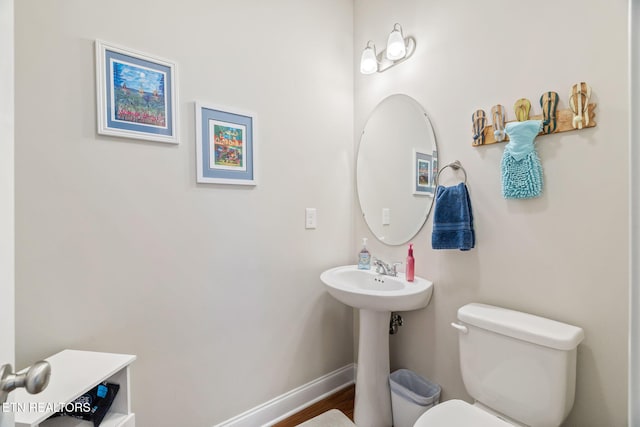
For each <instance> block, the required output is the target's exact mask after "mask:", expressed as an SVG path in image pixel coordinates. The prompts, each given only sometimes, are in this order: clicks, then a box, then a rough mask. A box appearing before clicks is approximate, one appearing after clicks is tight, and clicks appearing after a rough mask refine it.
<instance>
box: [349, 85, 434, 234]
mask: <svg viewBox="0 0 640 427" xmlns="http://www.w3.org/2000/svg"><path fill="white" fill-rule="evenodd" d="M437 162H438V151H437V145H436V138H435V134H434V132H433V128H432V126H431V122H430V121H429V117H428V116H427V114H426V113H425V111H424V109H423V108H422V106H421V105H420V104H419V103H418V102H417V101H416V100H414V99H413V98H411V97H410V96H407V95H402V94H396V95H391V96H389V97H388V98H385V99H384V100H382V101H381V102H380V103H379V104H378V105H377V106H376V108H375V109H374V110H373V112H372V113H371V116H370V117H369V119H368V120H367V123H366V125H365V127H364V131H363V133H362V136H361V138H360V145H359V147H358V158H357V174H356V175H357V177H356V185H357V190H358V200H359V202H360V208H361V209H362V215H363V217H364V220H365V222H366V223H367V226H368V227H369V229H370V230H371V232H372V233H373V235H374V236H375V237H376V238H377V239H378V240H380V241H381V242H383V243H385V244H388V245H401V244H404V243H407V242H408V241H409V240H411V239H413V238H414V237H415V235H416V234H417V233H418V231H420V229H421V228H422V227H423V225H424V223H425V222H426V220H427V218H428V217H429V213H430V212H431V207H432V204H433V193H434V190H435V187H434V177H435V174H436V173H437ZM434 171H435V172H434Z"/></svg>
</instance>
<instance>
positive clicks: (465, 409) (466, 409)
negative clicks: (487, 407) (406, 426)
mask: <svg viewBox="0 0 640 427" xmlns="http://www.w3.org/2000/svg"><path fill="white" fill-rule="evenodd" d="M428 426H473V427H513V425H511V424H509V423H507V422H506V421H503V420H501V419H500V418H498V417H496V416H495V415H491V414H489V413H488V412H485V411H483V410H482V409H480V408H478V407H476V406H473V405H470V404H468V403H467V402H464V401H462V400H456V399H454V400H447V401H446V402H444V403H441V404H439V405H436V406H434V407H433V408H431V409H429V410H427V412H425V413H424V414H423V415H422V416H421V417H420V418H418V421H416V423H415V424H414V427H428Z"/></svg>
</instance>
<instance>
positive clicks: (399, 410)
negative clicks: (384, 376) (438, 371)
mask: <svg viewBox="0 0 640 427" xmlns="http://www.w3.org/2000/svg"><path fill="white" fill-rule="evenodd" d="M389 386H390V387H391V409H392V413H393V427H413V425H414V424H415V422H416V420H417V419H418V418H420V415H422V414H424V413H425V411H426V410H427V409H429V408H432V407H433V406H435V405H436V404H438V403H439V402H440V386H439V385H438V384H434V383H432V382H431V381H429V380H427V379H426V378H423V377H421V376H420V375H418V374H416V373H415V372H413V371H410V370H408V369H398V370H397V371H394V372H392V373H391V375H389Z"/></svg>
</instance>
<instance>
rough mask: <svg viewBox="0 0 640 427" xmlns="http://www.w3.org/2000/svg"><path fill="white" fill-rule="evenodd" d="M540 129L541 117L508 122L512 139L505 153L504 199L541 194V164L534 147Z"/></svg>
mask: <svg viewBox="0 0 640 427" xmlns="http://www.w3.org/2000/svg"><path fill="white" fill-rule="evenodd" d="M541 129H542V122H541V121H540V120H527V121H524V122H509V123H507V126H506V132H507V135H509V140H510V142H509V143H508V144H507V145H506V146H505V148H504V153H503V154H502V195H503V196H504V198H505V199H526V198H530V197H538V196H539V195H540V194H541V193H542V165H541V164H540V158H539V157H538V153H536V149H535V146H534V140H535V138H536V135H538V132H540V130H541Z"/></svg>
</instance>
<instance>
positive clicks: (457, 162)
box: [436, 160, 467, 188]
mask: <svg viewBox="0 0 640 427" xmlns="http://www.w3.org/2000/svg"><path fill="white" fill-rule="evenodd" d="M446 168H451V169H453V170H458V169H460V170H461V171H462V173H463V174H464V183H465V185H466V184H467V171H466V170H464V168H463V167H462V163H460V160H454V161H453V162H451V163H447V164H446V165H444V166H443V167H441V168H440V170H439V171H438V174H437V175H436V188H437V187H438V182H439V181H440V174H441V173H442V171H443V170H445V169H446Z"/></svg>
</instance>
